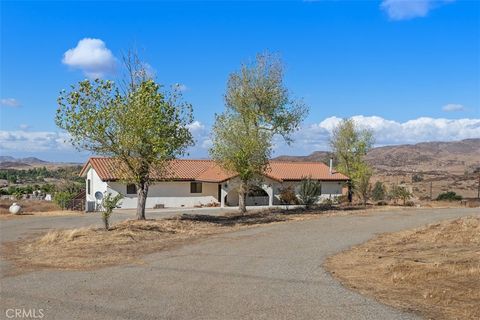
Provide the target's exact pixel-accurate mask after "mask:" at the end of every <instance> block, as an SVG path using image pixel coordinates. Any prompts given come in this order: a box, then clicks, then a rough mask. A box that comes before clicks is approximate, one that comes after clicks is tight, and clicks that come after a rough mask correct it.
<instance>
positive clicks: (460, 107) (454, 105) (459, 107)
mask: <svg viewBox="0 0 480 320" xmlns="http://www.w3.org/2000/svg"><path fill="white" fill-rule="evenodd" d="M442 110H443V111H445V112H454V111H464V110H465V108H464V107H463V105H461V104H457V103H449V104H446V105H444V106H443V107H442Z"/></svg>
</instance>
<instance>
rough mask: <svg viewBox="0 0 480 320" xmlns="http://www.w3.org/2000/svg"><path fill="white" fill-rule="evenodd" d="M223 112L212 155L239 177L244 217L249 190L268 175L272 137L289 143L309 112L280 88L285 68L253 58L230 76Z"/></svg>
mask: <svg viewBox="0 0 480 320" xmlns="http://www.w3.org/2000/svg"><path fill="white" fill-rule="evenodd" d="M225 106H226V110H225V112H224V113H222V114H220V115H216V118H215V124H214V125H213V130H212V141H213V145H212V147H211V149H210V155H211V157H212V158H213V159H214V160H215V161H216V162H217V163H218V164H219V165H220V166H221V167H222V168H224V169H226V170H228V171H230V172H234V173H236V174H238V178H239V180H240V182H239V190H238V193H239V209H240V211H241V212H243V213H244V212H245V211H246V207H245V199H246V195H247V193H248V190H249V188H250V185H252V184H254V183H255V182H256V181H259V180H261V179H262V176H263V174H264V173H265V171H266V170H268V160H269V158H270V155H271V152H272V139H273V137H274V136H275V135H279V136H281V137H283V139H284V140H285V141H286V142H287V143H291V142H292V138H291V134H292V133H293V132H294V131H296V130H297V129H298V127H299V125H300V123H301V121H302V120H303V118H304V117H305V116H306V114H307V108H306V107H305V105H304V104H303V102H302V101H301V100H295V99H293V98H292V97H291V95H290V93H289V92H288V90H287V88H286V87H285V85H284V83H283V64H282V63H281V61H280V60H279V59H278V58H276V57H275V56H272V55H270V54H259V55H257V58H256V61H255V63H253V64H244V65H242V67H241V69H240V71H238V72H236V73H232V74H231V75H230V77H229V80H228V83H227V91H226V94H225Z"/></svg>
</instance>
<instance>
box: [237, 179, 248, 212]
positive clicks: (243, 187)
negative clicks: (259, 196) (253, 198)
mask: <svg viewBox="0 0 480 320" xmlns="http://www.w3.org/2000/svg"><path fill="white" fill-rule="evenodd" d="M246 200H247V184H246V183H245V182H243V181H242V182H240V187H239V188H238V209H239V210H240V212H241V213H242V214H245V212H247V204H246V202H247V201H246Z"/></svg>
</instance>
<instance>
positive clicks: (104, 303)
mask: <svg viewBox="0 0 480 320" xmlns="http://www.w3.org/2000/svg"><path fill="white" fill-rule="evenodd" d="M479 214H480V212H479V209H478V208H476V209H419V210H416V209H411V210H407V211H392V212H383V213H379V212H377V213H372V214H369V215H362V216H354V215H352V216H337V217H322V218H319V219H315V220H307V221H299V222H289V223H283V224H274V225H269V226H262V227H258V228H251V229H247V230H243V231H240V232H234V233H228V234H222V235H217V236H213V237H211V238H208V239H206V240H203V241H201V242H197V243H194V244H190V245H185V246H183V247H179V248H175V249H172V250H170V251H164V252H159V253H156V254H152V255H149V256H147V257H145V259H144V262H145V263H143V264H135V265H125V266H117V267H111V268H105V269H100V270H95V271H88V272H83V271H82V272H80V271H55V270H48V271H45V270H44V271H38V272H33V273H28V274H22V275H18V276H9V277H2V279H1V292H0V298H1V302H0V307H1V312H2V313H1V314H0V317H1V318H2V319H3V318H7V317H6V314H5V311H6V310H8V309H11V308H25V309H27V310H29V309H32V310H33V309H35V310H37V315H38V310H39V309H43V310H42V314H43V315H44V317H43V319H62V320H63V319H309V320H310V319H382V320H383V319H417V318H418V316H417V315H414V314H410V313H405V312H402V311H398V310H395V309H392V308H390V307H388V306H385V305H382V304H380V303H378V302H376V301H374V300H372V299H370V298H366V297H363V296H361V295H359V294H357V293H355V292H352V291H350V290H348V289H346V288H344V287H342V286H341V285H340V284H339V283H338V282H337V281H336V280H334V279H333V278H332V277H331V276H330V275H329V274H328V273H327V272H326V271H325V270H324V269H323V267H322V263H323V262H324V260H325V258H326V257H328V256H329V255H332V254H335V253H336V252H339V251H341V250H344V249H346V248H348V247H350V246H352V245H355V244H359V243H362V242H364V241H366V240H368V239H369V238H371V237H373V236H374V235H375V234H376V233H382V232H390V231H397V230H401V229H407V228H411V227H416V226H421V225H424V224H427V223H431V222H435V221H439V220H444V219H449V218H455V217H460V216H467V215H479ZM93 218H97V219H98V217H93ZM93 218H92V217H87V218H85V217H77V218H75V217H68V218H65V217H52V218H45V217H43V218H35V219H33V218H32V219H28V218H24V219H21V220H9V221H1V222H0V223H1V228H0V231H1V233H2V241H7V240H10V239H14V238H18V236H25V235H26V234H28V233H30V232H36V231H39V230H38V228H40V229H41V228H45V223H46V224H48V228H51V227H53V226H58V227H65V224H68V225H69V227H72V224H75V226H80V225H89V224H91V223H92V221H93V220H92V221H90V219H93ZM117 218H121V215H118V216H117ZM39 219H40V220H39ZM41 219H44V220H41ZM65 219H67V220H65ZM39 221H40V222H39ZM35 228H37V229H35ZM41 230H43V229H41ZM1 267H2V270H3V269H4V268H6V267H7V265H6V263H5V261H2V264H1ZM373 278H374V275H373ZM372 281H374V280H372ZM7 319H8V318H7Z"/></svg>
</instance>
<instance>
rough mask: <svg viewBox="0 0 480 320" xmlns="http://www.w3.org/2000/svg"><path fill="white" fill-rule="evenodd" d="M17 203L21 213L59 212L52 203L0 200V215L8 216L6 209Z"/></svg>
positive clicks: (57, 207) (56, 206)
mask: <svg viewBox="0 0 480 320" xmlns="http://www.w3.org/2000/svg"><path fill="white" fill-rule="evenodd" d="M14 202H16V203H18V204H19V205H20V206H21V207H22V212H23V213H37V212H49V211H60V210H61V209H60V207H59V206H58V205H57V204H55V203H54V202H53V201H43V200H18V201H17V200H6V199H3V200H0V215H3V214H10V212H9V211H8V208H10V206H11V205H12V204H13V203H14Z"/></svg>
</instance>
